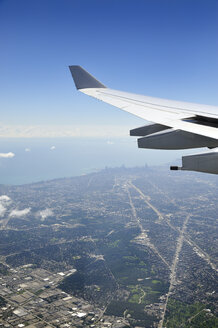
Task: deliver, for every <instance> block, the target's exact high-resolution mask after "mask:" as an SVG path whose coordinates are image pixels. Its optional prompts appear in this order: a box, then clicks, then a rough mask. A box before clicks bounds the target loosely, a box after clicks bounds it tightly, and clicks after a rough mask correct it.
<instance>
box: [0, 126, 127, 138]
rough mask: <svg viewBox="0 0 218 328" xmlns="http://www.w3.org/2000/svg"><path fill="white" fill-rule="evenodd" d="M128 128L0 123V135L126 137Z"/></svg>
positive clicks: (6, 136)
mask: <svg viewBox="0 0 218 328" xmlns="http://www.w3.org/2000/svg"><path fill="white" fill-rule="evenodd" d="M130 128H131V126H124V125H57V126H56V125H44V126H40V125H38V126H22V125H0V137H4V138H10V137H13V138H54V137H109V136H110V137H126V136H128V133H129V129H130Z"/></svg>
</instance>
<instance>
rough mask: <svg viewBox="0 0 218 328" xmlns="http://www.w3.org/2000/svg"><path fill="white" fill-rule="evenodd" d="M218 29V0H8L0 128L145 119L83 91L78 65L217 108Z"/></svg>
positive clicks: (2, 33) (0, 16) (117, 84)
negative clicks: (73, 68)
mask: <svg viewBox="0 0 218 328" xmlns="http://www.w3.org/2000/svg"><path fill="white" fill-rule="evenodd" d="M217 31H218V2H217V0H210V1H206V0H203V1H202V0H164V1H163V0H134V1H133V0H131V1H129V0H37V1H30V0H19V1H17V0H0V40H1V51H0V72H1V74H0V108H1V118H0V126H1V131H2V134H3V135H6V136H8V134H11V135H13V136H15V137H16V136H22V133H21V132H19V131H24V130H25V131H26V133H27V135H29V136H31V133H32V134H33V135H34V133H35V132H34V131H36V130H37V131H42V130H43V127H44V129H45V130H46V129H47V127H48V126H50V129H51V130H52V127H54V130H55V129H57V127H59V129H60V130H61V129H63V130H65V129H66V126H68V129H71V128H72V130H73V129H75V134H76V135H77V132H76V131H78V129H80V133H78V135H81V133H85V134H87V135H92V133H94V131H95V130H96V128H97V127H99V129H100V130H99V131H101V129H102V130H104V127H105V126H108V129H109V130H108V131H109V132H107V133H110V129H111V134H112V135H113V134H114V135H117V134H119V133H118V130H120V131H121V128H122V127H123V129H122V133H121V134H122V135H123V134H125V129H126V135H128V130H129V129H130V128H134V127H137V126H140V125H142V124H143V121H141V120H140V119H138V118H135V117H133V116H131V115H130V114H127V113H124V112H121V111H119V110H118V109H114V108H113V107H111V106H109V105H106V104H103V103H100V102H97V101H96V100H94V99H91V98H89V97H87V96H85V95H83V94H80V93H79V92H77V91H76V90H75V88H74V84H73V81H72V78H71V75H70V73H69V70H68V65H73V64H79V65H82V66H84V67H85V68H86V69H87V70H88V71H90V72H91V73H92V74H93V75H95V76H96V77H97V78H98V79H99V80H100V81H102V82H103V83H104V84H106V85H108V86H109V87H112V88H117V89H120V90H125V91H130V92H136V93H141V94H146V95H151V96H156V97H164V98H171V99H178V100H184V101H191V102H199V103H206V104H211V105H218V93H217V88H218V38H217ZM101 127H103V128H101ZM40 129H41V130H40ZM76 129H77V130H76ZM81 131H82V132H81ZM19 133H20V134H19ZM43 133H44V132H42V136H44V134H43ZM101 133H102V134H103V132H99V134H100V135H101ZM51 134H52V133H51ZM60 135H61V133H60ZM47 136H48V135H47Z"/></svg>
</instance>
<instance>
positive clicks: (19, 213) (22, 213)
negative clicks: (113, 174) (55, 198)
mask: <svg viewBox="0 0 218 328" xmlns="http://www.w3.org/2000/svg"><path fill="white" fill-rule="evenodd" d="M30 210H31V208H30V207H28V208H25V209H24V210H13V211H11V213H10V214H9V216H10V217H11V218H19V217H21V216H26V215H27V214H28V213H29V212H30Z"/></svg>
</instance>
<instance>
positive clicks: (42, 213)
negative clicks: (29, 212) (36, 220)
mask: <svg viewBox="0 0 218 328" xmlns="http://www.w3.org/2000/svg"><path fill="white" fill-rule="evenodd" d="M53 214H54V213H53V211H52V210H51V209H50V208H46V209H45V210H42V211H39V212H38V215H39V216H41V220H42V221H44V220H45V219H46V218H47V217H48V216H52V215H53Z"/></svg>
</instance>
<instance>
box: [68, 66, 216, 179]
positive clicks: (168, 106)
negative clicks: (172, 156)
mask: <svg viewBox="0 0 218 328" xmlns="http://www.w3.org/2000/svg"><path fill="white" fill-rule="evenodd" d="M69 68H70V71H71V74H72V77H73V79H74V82H75V85H76V88H77V89H78V90H79V91H81V92H83V93H85V94H87V95H89V96H91V97H94V98H97V99H98V100H101V101H103V102H106V103H108V104H110V105H113V106H115V107H118V108H120V109H122V110H124V111H126V112H128V113H131V114H133V115H136V116H138V117H140V118H143V119H145V120H146V121H150V122H153V123H154V124H151V125H146V126H143V127H139V128H136V129H133V130H131V131H130V135H132V136H140V137H142V138H139V139H138V146H139V147H140V148H150V149H187V148H201V147H208V148H215V147H218V129H217V128H218V107H215V106H208V105H200V104H194V103H187V102H180V101H173V100H167V99H161V98H154V97H148V96H143V95H138V94H134V93H128V92H123V91H118V90H113V89H109V88H107V87H106V86H105V85H103V84H102V83H101V82H99V81H98V80H96V79H95V78H94V77H93V76H92V75H91V74H89V73H88V72H87V71H85V70H84V69H83V68H82V67H81V66H70V67H69ZM189 158H190V156H189ZM210 159H211V156H210ZM174 169H175V168H174ZM182 169H186V168H182ZM209 173H214V172H209ZM217 173H218V165H217Z"/></svg>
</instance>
